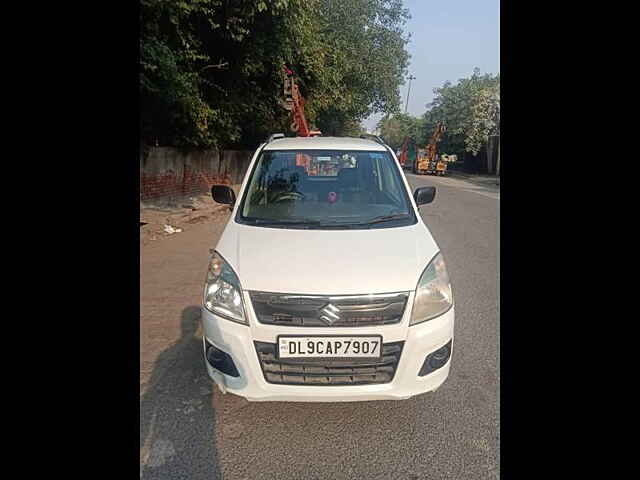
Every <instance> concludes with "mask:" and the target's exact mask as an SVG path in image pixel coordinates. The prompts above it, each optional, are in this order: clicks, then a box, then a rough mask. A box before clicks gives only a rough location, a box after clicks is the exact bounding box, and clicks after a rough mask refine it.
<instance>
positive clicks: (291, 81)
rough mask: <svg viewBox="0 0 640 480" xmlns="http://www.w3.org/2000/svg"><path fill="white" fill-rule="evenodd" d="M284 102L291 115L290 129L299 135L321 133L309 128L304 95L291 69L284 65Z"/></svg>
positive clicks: (306, 135)
mask: <svg viewBox="0 0 640 480" xmlns="http://www.w3.org/2000/svg"><path fill="white" fill-rule="evenodd" d="M284 98H285V99H284V102H283V106H284V108H286V109H287V110H289V111H290V112H291V114H292V116H293V122H292V123H291V131H292V132H296V133H297V135H298V136H299V137H315V136H318V135H321V132H320V130H311V129H309V124H308V123H307V118H306V117H305V115H304V104H305V101H304V97H303V96H302V95H301V94H300V90H299V89H298V85H297V84H296V80H295V78H294V76H293V71H292V70H291V69H289V68H288V67H287V66H286V65H285V66H284Z"/></svg>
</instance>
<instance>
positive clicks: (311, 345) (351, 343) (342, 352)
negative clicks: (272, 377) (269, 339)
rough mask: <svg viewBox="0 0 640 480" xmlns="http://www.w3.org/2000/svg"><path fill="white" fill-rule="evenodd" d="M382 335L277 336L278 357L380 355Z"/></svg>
mask: <svg viewBox="0 0 640 480" xmlns="http://www.w3.org/2000/svg"><path fill="white" fill-rule="evenodd" d="M381 351H382V336H380V335H376V336H370V337H365V336H362V337H350V336H347V337H302V336H300V337H286V336H285V337H278V356H279V357H280V358H374V357H380V356H381Z"/></svg>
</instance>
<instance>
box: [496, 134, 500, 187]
mask: <svg viewBox="0 0 640 480" xmlns="http://www.w3.org/2000/svg"><path fill="white" fill-rule="evenodd" d="M496 176H498V177H499V176H500V137H498V164H497V165H496Z"/></svg>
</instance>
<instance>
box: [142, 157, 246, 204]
mask: <svg viewBox="0 0 640 480" xmlns="http://www.w3.org/2000/svg"><path fill="white" fill-rule="evenodd" d="M252 155H253V152H251V151H236V150H224V151H222V152H219V151H217V150H203V151H196V152H190V153H186V154H185V153H182V152H180V151H179V150H176V149H175V148H170V147H151V148H147V149H146V150H145V149H144V148H141V153H140V200H152V199H158V198H177V197H183V196H189V195H197V194H200V193H206V192H209V191H210V190H211V185H213V184H216V183H222V184H226V185H236V184H239V183H242V179H243V178H244V175H245V173H246V171H247V168H248V167H249V162H250V161H251V156H252Z"/></svg>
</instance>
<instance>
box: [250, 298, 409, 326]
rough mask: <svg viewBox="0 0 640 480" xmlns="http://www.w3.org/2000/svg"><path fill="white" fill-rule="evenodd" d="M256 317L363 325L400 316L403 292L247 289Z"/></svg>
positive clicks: (289, 323)
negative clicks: (340, 293)
mask: <svg viewBox="0 0 640 480" xmlns="http://www.w3.org/2000/svg"><path fill="white" fill-rule="evenodd" d="M249 296H250V297H251V303H252V305H253V310H254V311H255V313H256V316H257V318H258V321H259V322H260V323H263V324H267V325H285V326H292V327H365V326H378V325H392V324H395V323H399V322H400V321H401V320H402V314H403V313H404V309H405V307H406V305H407V299H408V298H409V294H408V293H407V292H401V293H388V294H376V295H344V296H322V295H294V294H281V293H268V292H249Z"/></svg>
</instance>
